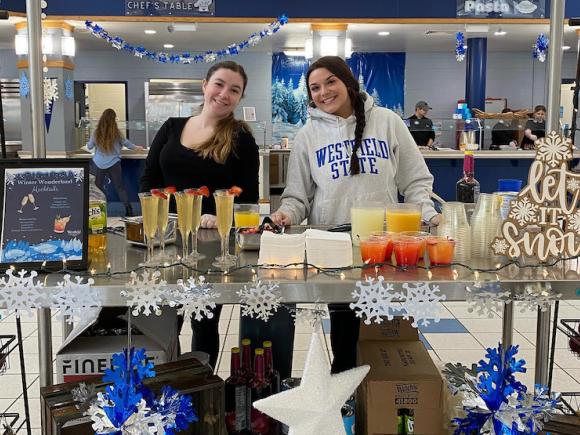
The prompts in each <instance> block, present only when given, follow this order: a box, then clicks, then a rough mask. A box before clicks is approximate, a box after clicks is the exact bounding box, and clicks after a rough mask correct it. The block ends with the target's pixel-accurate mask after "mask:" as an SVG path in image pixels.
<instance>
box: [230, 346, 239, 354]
mask: <svg viewBox="0 0 580 435" xmlns="http://www.w3.org/2000/svg"><path fill="white" fill-rule="evenodd" d="M232 353H240V348H239V347H232Z"/></svg>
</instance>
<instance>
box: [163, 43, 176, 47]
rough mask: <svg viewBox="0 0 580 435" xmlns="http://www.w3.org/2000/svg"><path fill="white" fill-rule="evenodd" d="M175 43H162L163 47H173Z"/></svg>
mask: <svg viewBox="0 0 580 435" xmlns="http://www.w3.org/2000/svg"><path fill="white" fill-rule="evenodd" d="M173 47H175V45H173V44H163V48H173Z"/></svg>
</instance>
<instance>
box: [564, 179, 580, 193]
mask: <svg viewBox="0 0 580 435" xmlns="http://www.w3.org/2000/svg"><path fill="white" fill-rule="evenodd" d="M566 189H568V190H569V191H570V192H576V191H577V190H578V189H580V180H578V179H577V178H569V179H568V181H566Z"/></svg>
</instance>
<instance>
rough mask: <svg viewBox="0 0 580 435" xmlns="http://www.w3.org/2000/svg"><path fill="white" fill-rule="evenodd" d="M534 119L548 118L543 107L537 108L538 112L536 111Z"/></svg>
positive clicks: (539, 120) (542, 119)
mask: <svg viewBox="0 0 580 435" xmlns="http://www.w3.org/2000/svg"><path fill="white" fill-rule="evenodd" d="M534 119H535V120H536V121H537V122H542V121H544V120H545V119H546V112H544V110H543V109H540V110H537V111H536V112H534Z"/></svg>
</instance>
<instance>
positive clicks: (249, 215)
mask: <svg viewBox="0 0 580 435" xmlns="http://www.w3.org/2000/svg"><path fill="white" fill-rule="evenodd" d="M234 222H235V224H236V228H241V227H257V226H258V225H260V206H259V205H258V204H234Z"/></svg>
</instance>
